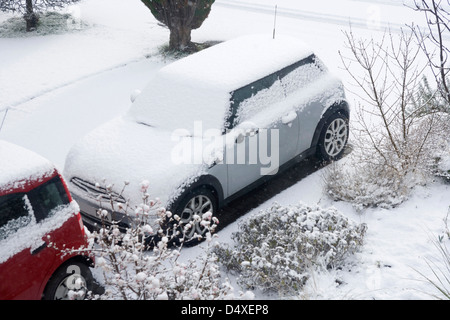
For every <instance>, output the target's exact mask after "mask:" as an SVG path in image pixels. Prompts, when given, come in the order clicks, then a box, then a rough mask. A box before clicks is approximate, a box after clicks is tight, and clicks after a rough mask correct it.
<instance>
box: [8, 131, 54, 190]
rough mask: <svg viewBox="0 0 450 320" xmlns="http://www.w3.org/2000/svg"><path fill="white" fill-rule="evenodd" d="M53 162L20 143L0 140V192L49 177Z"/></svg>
mask: <svg viewBox="0 0 450 320" xmlns="http://www.w3.org/2000/svg"><path fill="white" fill-rule="evenodd" d="M54 172H55V167H54V165H53V163H51V162H50V161H49V160H47V159H45V158H44V157H42V156H40V155H38V154H36V153H35V152H32V151H30V150H28V149H25V148H23V147H20V146H18V145H15V144H12V143H10V142H6V141H4V140H0V194H2V193H6V192H8V191H9V190H12V189H19V188H22V187H24V186H25V185H26V183H27V182H29V181H35V180H40V179H42V178H44V177H49V176H51V175H53V174H54Z"/></svg>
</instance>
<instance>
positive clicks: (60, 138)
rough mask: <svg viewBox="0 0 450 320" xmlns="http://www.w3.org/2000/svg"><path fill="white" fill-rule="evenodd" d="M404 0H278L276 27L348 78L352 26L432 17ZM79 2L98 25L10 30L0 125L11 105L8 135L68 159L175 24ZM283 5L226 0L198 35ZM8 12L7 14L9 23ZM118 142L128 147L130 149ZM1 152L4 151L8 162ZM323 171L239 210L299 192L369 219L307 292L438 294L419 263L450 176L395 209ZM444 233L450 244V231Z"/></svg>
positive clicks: (138, 83) (269, 19) (437, 228)
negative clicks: (357, 246)
mask: <svg viewBox="0 0 450 320" xmlns="http://www.w3.org/2000/svg"><path fill="white" fill-rule="evenodd" d="M403 2H404V1H401V0H397V1H395V0H378V1H370V2H368V1H364V0H357V1H351V0H340V1H335V0H334V1H333V0H318V1H310V2H304V1H301V2H299V1H298V0H284V1H282V2H279V3H278V15H277V27H276V34H277V35H280V34H287V35H290V36H293V37H296V38H301V39H302V41H303V42H305V43H307V44H308V45H309V46H310V47H311V48H313V49H314V51H315V53H317V55H318V56H319V57H320V58H321V59H322V60H323V61H324V63H325V65H326V66H327V67H328V68H330V69H331V71H332V72H333V73H335V74H336V75H337V76H338V77H339V78H341V79H343V81H344V84H345V85H348V82H349V80H350V79H349V77H348V75H347V74H346V73H345V72H344V71H343V70H342V68H341V62H340V58H339V55H338V51H339V50H340V51H343V52H344V51H345V47H344V46H343V43H344V38H345V37H344V35H343V34H342V31H343V30H348V29H349V25H350V23H351V25H352V28H353V32H354V34H355V35H356V36H358V37H363V38H364V37H365V38H369V37H374V38H376V39H380V38H381V37H382V35H383V31H384V30H385V28H386V27H387V26H389V27H390V28H391V30H392V31H393V32H394V33H395V32H398V30H399V28H400V27H402V26H403V27H404V26H405V24H410V23H412V22H414V23H416V24H423V17H422V16H421V15H420V14H419V13H417V12H414V11H412V10H411V9H409V8H407V7H405V6H403ZM406 2H407V3H412V1H406ZM75 9H76V12H77V13H78V16H79V17H80V18H81V19H82V20H83V21H84V22H85V23H86V24H87V25H88V26H89V27H86V28H82V29H80V30H74V31H73V32H69V33H67V34H59V35H47V36H28V37H16V38H0V57H1V59H0V70H1V71H0V88H1V93H0V124H1V123H2V120H3V117H4V116H5V114H6V118H5V119H4V120H5V121H4V123H3V126H2V128H1V131H0V139H4V140H6V141H10V142H14V143H17V144H19V145H21V146H24V147H27V148H29V149H31V150H33V151H35V152H37V153H38V154H40V155H43V156H44V157H46V158H48V159H50V161H52V162H53V163H55V164H56V165H57V167H59V168H61V169H62V168H63V167H64V161H65V158H66V156H67V154H68V152H69V149H70V147H71V146H72V145H73V144H75V143H76V142H77V141H79V140H80V139H81V138H82V137H83V136H84V135H85V134H86V133H87V132H89V131H91V130H92V129H94V128H96V127H97V126H99V125H101V124H103V123H105V122H107V121H109V120H111V119H114V118H116V117H118V116H121V115H123V114H125V113H126V112H127V111H128V110H129V107H130V92H132V91H133V90H134V89H140V90H142V89H143V88H145V86H146V84H147V83H148V81H149V80H150V79H151V77H152V76H153V75H154V74H155V71H157V70H159V69H161V68H162V67H163V66H164V65H167V64H168V62H170V61H165V60H164V59H163V58H160V57H159V56H158V55H157V52H158V48H159V47H160V46H161V45H163V44H165V43H167V41H168V31H167V30H166V29H164V28H161V27H160V26H159V25H158V23H157V21H156V20H155V19H154V18H153V17H152V16H151V14H150V12H149V11H148V10H147V9H146V8H145V7H144V6H143V5H142V4H141V3H140V2H139V1H135V2H130V1H128V0H89V1H85V2H81V3H80V4H78V5H76V6H74V7H73V8H72V9H70V10H75ZM68 10H69V9H68ZM273 14H274V2H273V1H271V0H254V1H251V2H250V1H245V0H242V1H239V0H216V2H215V3H214V5H213V7H212V11H211V14H210V16H209V18H208V19H207V20H206V21H205V23H204V24H203V26H202V27H201V28H200V29H198V30H195V31H194V32H193V40H194V41H196V42H202V41H211V40H212V41H222V40H228V39H232V38H236V37H239V36H242V35H247V34H261V33H266V34H268V35H269V36H271V35H272V31H273V30H272V28H273V22H274V16H273ZM10 17H11V15H8V14H4V13H1V14H0V22H2V21H5V20H6V19H8V18H10ZM249 21H250V23H249ZM274 60H275V59H274ZM351 89H352V90H354V89H355V88H351ZM347 93H348V92H347ZM348 96H349V99H350V102H352V103H353V102H354V101H355V100H356V99H357V97H356V96H355V95H354V94H352V93H350V94H348ZM6 108H9V109H8V110H9V111H8V113H6V112H5V110H6ZM112 131H113V132H112V134H114V130H112ZM112 152H115V153H116V154H117V155H118V156H119V157H123V156H125V155H123V154H122V153H121V152H120V150H112ZM106 154H107V153H105V155H106ZM2 159H3V153H2V151H1V150H0V162H1V161H2ZM342 161H345V159H343V160H342ZM1 168H2V169H1V170H0V177H1V178H0V181H3V180H8V179H9V178H6V176H7V171H6V170H3V167H1ZM86 170H87V171H88V170H89V168H86ZM4 177H5V178H4ZM322 178H323V171H322V170H318V171H316V172H314V173H312V174H311V175H309V176H308V177H306V178H304V179H302V180H301V181H298V182H297V183H296V184H295V185H294V186H292V187H291V188H289V189H287V190H285V191H284V192H281V193H280V194H278V195H276V196H274V197H273V198H272V199H269V200H268V201H267V202H266V203H263V204H261V205H260V206H259V207H258V208H255V209H254V210H251V211H250V212H248V213H246V214H245V215H244V216H243V217H242V218H240V219H245V218H246V217H248V216H249V215H251V214H253V213H257V212H259V211H261V210H263V209H265V208H267V207H269V206H270V205H271V204H272V203H273V202H275V201H276V202H278V203H280V204H282V205H290V204H294V203H297V202H298V201H300V200H301V201H303V202H305V203H307V204H319V205H320V206H322V207H328V206H335V207H336V208H337V209H338V210H339V211H340V212H343V213H344V214H345V215H346V216H348V217H349V218H351V219H353V220H355V221H357V222H364V223H366V224H367V227H368V229H367V234H366V238H365V244H364V246H363V248H362V251H361V252H359V253H357V254H356V255H355V256H354V260H353V266H352V267H351V268H348V269H342V270H331V271H328V272H316V273H315V274H313V277H312V278H313V280H312V281H309V282H308V283H307V286H306V288H305V291H304V292H303V293H302V297H303V298H305V297H306V298H309V299H385V300H393V299H430V296H429V295H428V293H435V291H434V290H433V288H431V287H430V285H429V284H428V283H427V282H426V281H423V277H421V276H420V274H419V273H418V271H420V272H421V273H423V274H425V275H427V276H430V277H431V278H433V273H432V270H431V269H430V268H429V266H428V265H427V260H430V261H434V262H437V263H438V261H437V260H438V258H439V254H438V252H437V250H436V248H435V246H434V243H433V240H434V239H436V237H438V236H441V235H444V231H445V229H444V228H445V225H444V221H443V219H444V218H445V217H446V214H447V212H448V210H449V205H450V201H449V200H448V195H449V194H450V186H449V185H448V184H447V185H445V184H442V183H440V182H435V183H432V184H429V185H427V186H424V187H420V188H417V189H416V190H414V192H413V196H412V197H411V198H410V199H409V200H408V201H407V202H405V203H403V204H401V205H400V206H398V207H396V208H393V209H389V210H387V209H367V210H365V211H363V212H362V213H358V212H356V211H355V209H354V208H353V207H352V206H351V205H350V204H348V203H345V202H336V203H334V202H331V200H330V199H328V198H327V197H326V195H324V194H323V191H322ZM149 182H150V186H149V190H151V188H152V186H151V181H149ZM157 196H160V195H157ZM235 231H237V222H235V223H232V224H230V225H229V226H228V227H226V228H225V229H223V230H221V231H220V232H219V233H218V236H219V241H223V242H227V241H230V235H231V233H232V232H235ZM443 241H444V243H445V244H446V245H447V246H449V245H450V244H449V240H448V238H446V237H444V240H443ZM201 253H202V245H201V246H198V247H194V248H189V249H187V250H185V251H183V253H182V254H183V255H184V256H185V257H187V258H190V257H192V256H195V255H198V254H201ZM336 279H339V283H341V284H340V285H338V283H337V282H336ZM256 298H258V299H266V298H267V297H265V296H260V295H257V296H256Z"/></svg>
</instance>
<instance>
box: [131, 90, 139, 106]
mask: <svg viewBox="0 0 450 320" xmlns="http://www.w3.org/2000/svg"><path fill="white" fill-rule="evenodd" d="M140 94H141V90H139V89H134V90H133V91H131V94H130V100H131V102H132V103H133V102H134V100H136V98H137V97H138V95H140Z"/></svg>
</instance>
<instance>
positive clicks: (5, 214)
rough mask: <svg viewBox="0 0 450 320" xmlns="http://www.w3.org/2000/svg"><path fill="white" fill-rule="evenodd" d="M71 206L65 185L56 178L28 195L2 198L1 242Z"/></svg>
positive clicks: (18, 194) (8, 195)
mask: <svg viewBox="0 0 450 320" xmlns="http://www.w3.org/2000/svg"><path fill="white" fill-rule="evenodd" d="M67 204H69V197H68V195H67V193H66V190H65V188H64V185H63V183H62V181H61V179H60V178H59V176H56V177H54V178H52V179H51V180H49V181H47V182H46V183H44V184H42V185H40V186H38V187H36V188H35V189H33V190H31V191H29V192H27V193H12V194H7V195H4V196H1V197H0V240H1V239H5V238H7V237H8V236H9V235H11V234H12V233H15V232H16V231H17V230H19V229H20V228H23V227H25V226H27V225H29V224H30V223H31V222H32V221H34V222H35V223H38V222H40V221H42V220H44V219H45V218H47V217H50V216H52V215H53V214H54V213H55V212H56V211H57V210H58V208H59V207H61V206H64V205H67Z"/></svg>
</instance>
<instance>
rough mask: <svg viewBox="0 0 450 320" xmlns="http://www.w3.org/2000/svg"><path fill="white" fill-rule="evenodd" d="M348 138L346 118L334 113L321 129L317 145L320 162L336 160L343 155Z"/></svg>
mask: <svg viewBox="0 0 450 320" xmlns="http://www.w3.org/2000/svg"><path fill="white" fill-rule="evenodd" d="M348 136H349V125H348V118H347V116H346V115H344V114H342V113H340V112H336V113H334V114H333V115H331V116H330V117H329V118H328V119H327V121H326V122H325V125H324V127H323V129H322V132H321V134H320V137H319V143H318V155H319V157H320V158H321V159H322V160H325V161H334V160H338V159H339V158H340V157H341V156H342V155H343V153H344V151H345V147H346V145H347V141H348Z"/></svg>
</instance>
